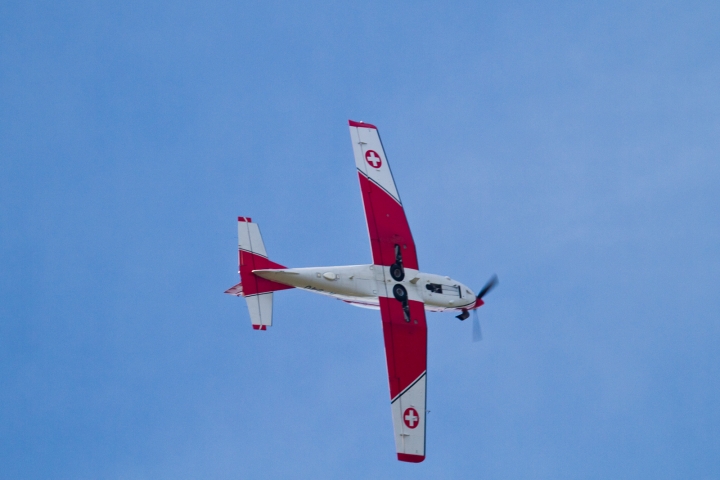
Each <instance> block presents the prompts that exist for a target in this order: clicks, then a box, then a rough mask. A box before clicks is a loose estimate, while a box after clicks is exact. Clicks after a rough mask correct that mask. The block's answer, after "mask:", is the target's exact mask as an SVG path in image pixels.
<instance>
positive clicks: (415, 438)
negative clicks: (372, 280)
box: [350, 121, 427, 462]
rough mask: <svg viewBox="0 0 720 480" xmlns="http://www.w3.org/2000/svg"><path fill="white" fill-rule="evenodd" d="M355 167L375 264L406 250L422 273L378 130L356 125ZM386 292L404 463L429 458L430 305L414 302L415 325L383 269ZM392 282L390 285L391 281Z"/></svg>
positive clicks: (393, 395)
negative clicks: (428, 347) (426, 452)
mask: <svg viewBox="0 0 720 480" xmlns="http://www.w3.org/2000/svg"><path fill="white" fill-rule="evenodd" d="M350 135H351V137H352V140H353V150H354V153H355V163H356V166H357V169H358V177H359V180H360V191H361V193H362V199H363V207H364V208H365V219H366V221H367V227H368V234H369V236H370V246H371V249H372V256H373V263H374V264H375V265H377V266H383V267H389V266H391V265H392V264H393V263H395V262H396V245H397V246H399V247H400V251H401V254H402V264H403V266H404V268H410V269H414V270H418V260H417V253H416V250H415V242H414V241H413V238H412V233H411V232H410V226H409V225H408V221H407V218H406V216H405V210H404V209H403V206H402V203H401V202H400V197H399V195H398V193H397V188H396V187H395V182H394V180H393V178H392V173H391V172H390V167H389V165H388V162H387V157H386V156H385V152H384V149H383V147H382V143H381V142H380V137H379V135H378V133H377V129H375V127H373V126H372V125H367V124H360V123H356V122H352V121H351V122H350ZM383 275H384V277H383V278H384V281H383V283H384V285H385V286H386V290H384V291H382V292H379V294H380V295H379V301H380V313H381V317H382V325H383V337H384V340H385V356H386V359H387V369H388V382H389V385H390V401H391V406H392V414H393V428H394V431H395V446H396V449H397V454H398V459H399V460H402V461H406V462H421V461H423V460H424V459H425V398H426V394H425V391H426V388H425V387H426V382H427V375H426V370H427V323H426V321H425V306H424V304H423V303H422V302H420V301H415V300H408V301H407V303H408V306H409V307H410V321H409V322H408V321H407V319H406V317H405V313H404V312H403V304H402V302H400V301H398V300H396V299H395V298H394V297H393V295H392V293H391V288H392V286H393V285H394V283H395V282H394V281H393V280H392V278H391V277H390V275H389V274H388V271H387V268H383ZM388 280H390V281H389V282H388Z"/></svg>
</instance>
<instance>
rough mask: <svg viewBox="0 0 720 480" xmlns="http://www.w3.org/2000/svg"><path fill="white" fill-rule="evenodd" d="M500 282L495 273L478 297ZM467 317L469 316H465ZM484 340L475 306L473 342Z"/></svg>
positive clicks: (480, 297) (481, 296)
mask: <svg viewBox="0 0 720 480" xmlns="http://www.w3.org/2000/svg"><path fill="white" fill-rule="evenodd" d="M497 284H498V277H497V275H493V276H492V277H491V278H490V280H488V282H487V283H486V284H485V286H484V287H483V288H482V290H480V293H478V294H477V299H478V300H480V299H482V298H483V297H484V296H485V295H487V293H488V292H489V291H490V290H492V289H493V288H495V287H496V286H497ZM465 318H467V317H465ZM480 340H482V330H481V329H480V320H479V319H478V313H477V308H473V342H479V341H480Z"/></svg>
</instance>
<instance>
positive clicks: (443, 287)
mask: <svg viewBox="0 0 720 480" xmlns="http://www.w3.org/2000/svg"><path fill="white" fill-rule="evenodd" d="M404 272H405V276H404V277H405V278H403V280H402V281H397V280H395V279H393V277H392V276H391V274H390V267H385V266H382V265H349V266H340V267H307V268H286V269H267V270H253V273H254V274H256V275H258V276H260V277H262V278H265V279H267V280H272V281H273V282H277V283H281V284H283V285H288V286H291V287H296V288H302V289H304V290H309V291H311V292H315V293H320V294H323V295H329V296H332V297H335V298H338V299H340V300H343V301H345V302H347V303H350V304H352V305H356V306H359V307H366V308H379V304H380V302H379V300H378V297H390V298H392V297H393V293H392V289H393V287H394V286H395V285H397V284H401V285H403V287H405V290H406V291H407V297H408V300H416V301H419V302H423V303H424V304H425V309H426V310H430V311H443V310H449V309H463V308H470V307H472V306H473V305H474V304H475V300H476V299H475V293H473V291H472V290H471V289H470V288H469V287H467V286H465V285H463V284H462V283H460V282H458V281H456V280H453V279H452V278H450V277H446V276H441V275H435V274H432V273H424V272H420V271H418V270H413V269H410V268H406V269H404Z"/></svg>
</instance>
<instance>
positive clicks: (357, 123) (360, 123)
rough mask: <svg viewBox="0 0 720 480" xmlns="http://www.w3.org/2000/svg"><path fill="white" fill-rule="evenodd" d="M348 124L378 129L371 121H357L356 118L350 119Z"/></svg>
mask: <svg viewBox="0 0 720 480" xmlns="http://www.w3.org/2000/svg"><path fill="white" fill-rule="evenodd" d="M348 124H349V125H350V126H351V127H360V128H374V129H375V130H377V127H376V126H375V125H370V124H369V123H363V122H356V121H354V120H348Z"/></svg>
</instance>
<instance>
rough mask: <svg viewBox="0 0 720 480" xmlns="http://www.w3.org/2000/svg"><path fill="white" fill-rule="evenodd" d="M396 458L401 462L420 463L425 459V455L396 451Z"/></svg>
mask: <svg viewBox="0 0 720 480" xmlns="http://www.w3.org/2000/svg"><path fill="white" fill-rule="evenodd" d="M397 456H398V460H400V461H401V462H410V463H420V462H422V461H423V460H425V455H410V454H409V453H398V454H397Z"/></svg>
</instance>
